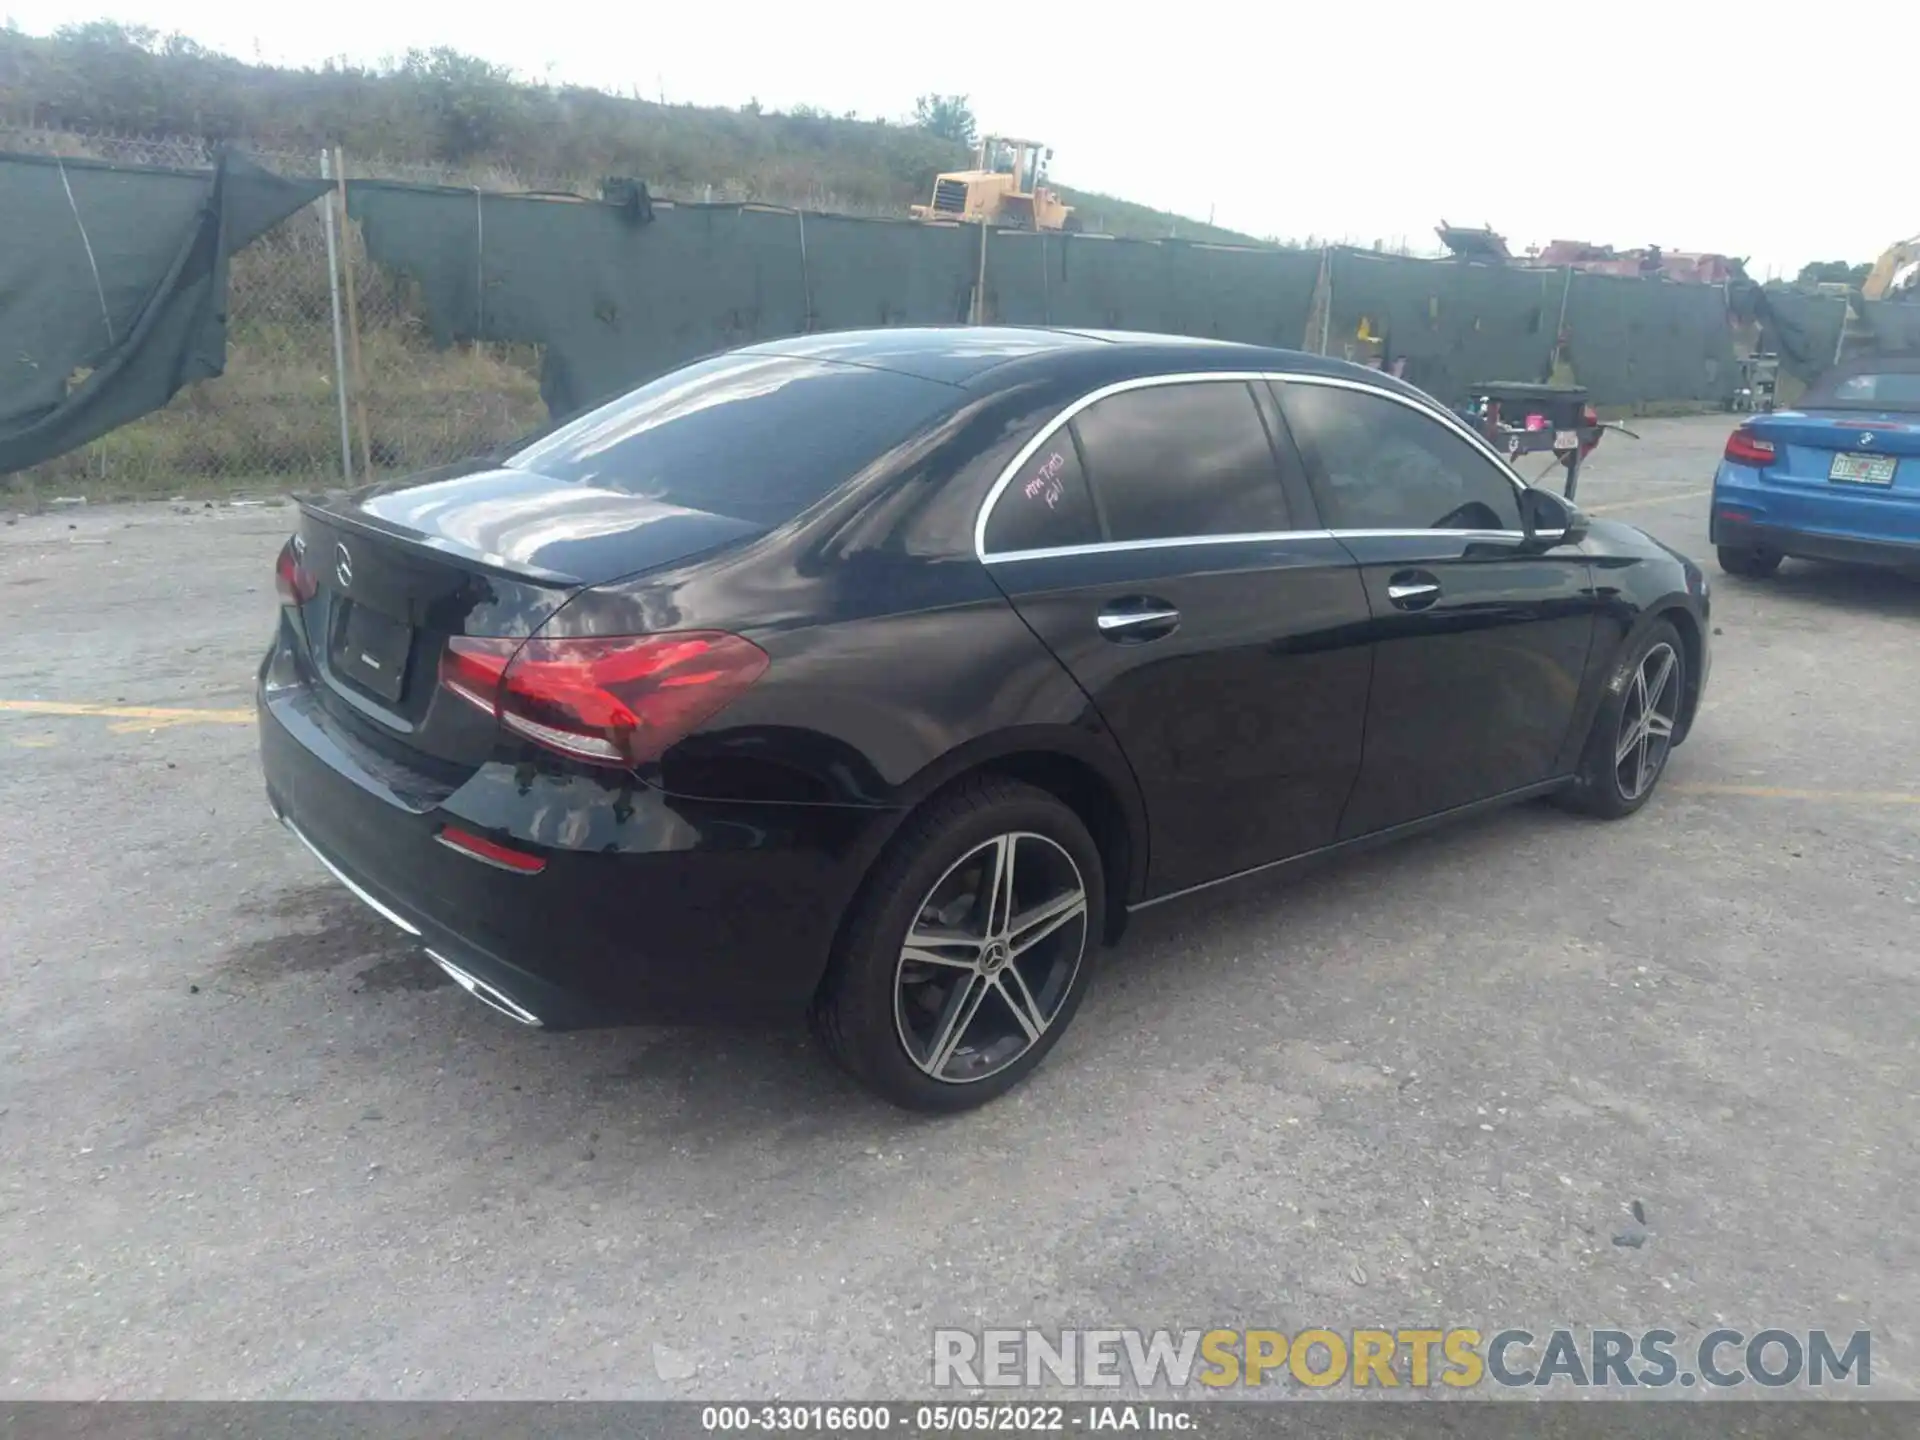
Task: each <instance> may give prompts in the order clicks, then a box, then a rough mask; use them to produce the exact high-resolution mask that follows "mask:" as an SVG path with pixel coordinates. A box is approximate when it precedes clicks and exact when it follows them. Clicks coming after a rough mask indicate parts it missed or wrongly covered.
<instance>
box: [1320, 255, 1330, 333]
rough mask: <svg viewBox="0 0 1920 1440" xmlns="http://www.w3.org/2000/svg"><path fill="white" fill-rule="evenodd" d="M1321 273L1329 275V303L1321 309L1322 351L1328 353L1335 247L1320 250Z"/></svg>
mask: <svg viewBox="0 0 1920 1440" xmlns="http://www.w3.org/2000/svg"><path fill="white" fill-rule="evenodd" d="M1320 273H1321V274H1323V275H1325V276H1326V277H1327V303H1326V304H1325V305H1324V306H1323V307H1322V308H1321V310H1320V353H1321V354H1322V355H1324V354H1326V353H1327V346H1328V345H1329V344H1331V343H1332V341H1333V247H1332V246H1331V245H1328V246H1326V247H1325V248H1324V249H1322V250H1321V252H1320Z"/></svg>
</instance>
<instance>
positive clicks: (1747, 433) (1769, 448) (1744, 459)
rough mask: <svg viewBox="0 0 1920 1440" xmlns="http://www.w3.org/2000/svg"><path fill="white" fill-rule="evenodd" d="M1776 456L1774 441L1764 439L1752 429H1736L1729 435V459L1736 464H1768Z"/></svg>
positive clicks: (1771, 462)
mask: <svg viewBox="0 0 1920 1440" xmlns="http://www.w3.org/2000/svg"><path fill="white" fill-rule="evenodd" d="M1775 458H1776V457H1775V455H1774V449H1773V442H1772V441H1771V440H1762V439H1761V438H1760V437H1759V436H1758V435H1756V434H1754V433H1753V432H1752V431H1751V430H1736V431H1734V432H1733V434H1731V435H1729V436H1728V437H1727V459H1729V460H1731V461H1733V462H1734V463H1735V464H1736V465H1760V466H1766V465H1771V464H1773V462H1774V460H1775Z"/></svg>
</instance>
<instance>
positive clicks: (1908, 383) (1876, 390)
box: [1800, 365, 1920, 410]
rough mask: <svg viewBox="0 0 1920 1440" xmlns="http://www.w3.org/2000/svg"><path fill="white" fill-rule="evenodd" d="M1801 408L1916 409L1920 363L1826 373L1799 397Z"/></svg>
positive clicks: (1919, 400)
mask: <svg viewBox="0 0 1920 1440" xmlns="http://www.w3.org/2000/svg"><path fill="white" fill-rule="evenodd" d="M1800 405H1801V408H1803V409H1808V410H1818V409H1822V408H1827V407H1832V408H1837V409H1845V410H1920V365H1916V366H1914V367H1912V368H1907V367H1905V366H1902V367H1901V368H1899V369H1892V368H1889V369H1885V370H1855V371H1851V372H1849V373H1847V374H1843V375H1829V376H1826V377H1825V378H1823V379H1821V380H1818V381H1816V382H1815V383H1814V384H1813V385H1811V386H1810V387H1808V389H1807V393H1806V394H1805V395H1803V396H1801V397H1800Z"/></svg>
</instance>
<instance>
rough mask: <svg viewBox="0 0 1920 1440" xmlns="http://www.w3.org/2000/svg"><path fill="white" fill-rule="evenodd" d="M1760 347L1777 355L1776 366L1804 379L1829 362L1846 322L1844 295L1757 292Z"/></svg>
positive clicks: (1838, 343)
mask: <svg viewBox="0 0 1920 1440" xmlns="http://www.w3.org/2000/svg"><path fill="white" fill-rule="evenodd" d="M1759 310H1760V316H1761V320H1762V332H1761V341H1760V344H1761V348H1762V349H1764V350H1771V351H1772V352H1773V353H1774V354H1776V355H1778V356H1779V357H1780V368H1781V369H1782V370H1784V371H1786V372H1787V373H1788V374H1789V375H1793V376H1796V377H1797V378H1799V379H1801V380H1803V381H1808V380H1812V379H1813V377H1814V376H1816V375H1818V374H1819V373H1820V372H1821V371H1822V370H1825V369H1826V368H1827V367H1828V366H1829V365H1831V364H1833V357H1834V356H1835V354H1837V353H1838V350H1839V346H1840V334H1841V330H1842V328H1843V327H1844V326H1845V325H1846V323H1847V300H1846V297H1845V296H1844V295H1803V294H1801V293H1799V292H1798V291H1793V290H1775V289H1767V290H1763V291H1762V292H1760V299H1759Z"/></svg>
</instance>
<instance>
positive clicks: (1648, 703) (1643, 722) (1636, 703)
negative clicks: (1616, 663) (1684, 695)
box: [1613, 640, 1680, 801]
mask: <svg viewBox="0 0 1920 1440" xmlns="http://www.w3.org/2000/svg"><path fill="white" fill-rule="evenodd" d="M1679 674H1680V657H1679V656H1678V655H1677V654H1676V653H1675V652H1674V648H1673V646H1671V645H1669V644H1667V642H1666V641H1664V640H1663V641H1661V642H1660V643H1659V644H1657V645H1655V646H1654V647H1653V648H1652V649H1651V650H1649V651H1647V653H1646V654H1645V655H1643V656H1642V657H1641V659H1640V667H1639V668H1638V669H1637V670H1635V671H1634V672H1633V681H1632V683H1631V684H1630V685H1629V686H1628V688H1627V701H1626V704H1625V705H1623V706H1622V707H1621V709H1620V733H1619V735H1618V737H1617V738H1616V740H1615V742H1614V747H1613V774H1614V780H1615V783H1616V784H1618V785H1619V787H1620V798H1621V799H1623V800H1629V801H1632V800H1638V799H1639V798H1640V797H1641V796H1642V795H1645V794H1646V793H1647V791H1649V790H1651V789H1652V788H1653V783H1654V781H1656V780H1658V779H1659V778H1660V770H1661V767H1662V766H1664V765H1665V764H1666V763H1667V751H1668V750H1669V749H1670V748H1671V746H1672V744H1673V726H1674V720H1675V717H1676V716H1677V715H1678V714H1679V710H1680V685H1679V683H1678V680H1679Z"/></svg>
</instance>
